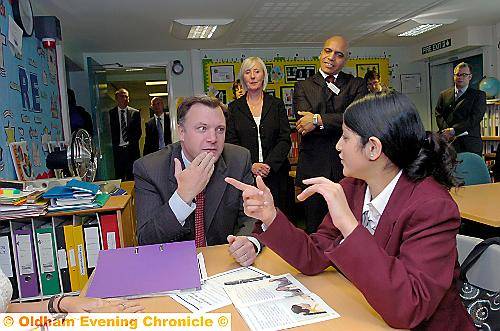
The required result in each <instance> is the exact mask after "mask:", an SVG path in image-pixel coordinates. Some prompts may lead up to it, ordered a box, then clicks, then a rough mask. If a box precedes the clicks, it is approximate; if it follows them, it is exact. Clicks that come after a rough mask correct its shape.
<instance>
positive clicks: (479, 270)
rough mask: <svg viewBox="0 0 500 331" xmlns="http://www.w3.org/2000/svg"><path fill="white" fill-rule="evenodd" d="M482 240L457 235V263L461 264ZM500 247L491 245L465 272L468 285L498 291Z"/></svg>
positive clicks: (499, 286)
mask: <svg viewBox="0 0 500 331" xmlns="http://www.w3.org/2000/svg"><path fill="white" fill-rule="evenodd" d="M481 241H483V239H480V238H474V237H469V236H464V235H461V234H457V250H458V263H459V264H462V262H463V261H464V260H465V258H466V257H467V255H469V253H470V252H471V251H472V249H473V248H474V247H475V246H476V245H477V244H479V243H480V242H481ZM499 266H500V246H499V245H491V246H489V247H488V249H486V251H484V253H483V254H482V255H481V257H480V258H479V259H478V260H477V261H476V263H475V264H474V265H473V266H472V267H471V268H470V269H469V271H468V272H467V279H468V280H469V283H471V284H473V285H476V286H478V287H481V288H484V289H486V290H490V291H499V290H500V268H499Z"/></svg>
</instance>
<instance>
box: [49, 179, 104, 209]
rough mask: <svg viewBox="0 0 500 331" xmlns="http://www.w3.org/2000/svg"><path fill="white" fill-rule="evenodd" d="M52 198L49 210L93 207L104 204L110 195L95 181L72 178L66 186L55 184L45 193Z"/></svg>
mask: <svg viewBox="0 0 500 331" xmlns="http://www.w3.org/2000/svg"><path fill="white" fill-rule="evenodd" d="M43 197H44V198H46V199H50V205H49V208H48V209H49V212H56V211H69V210H76V209H91V208H100V207H102V206H104V204H105V203H106V201H108V199H109V195H108V194H106V193H102V192H101V191H100V190H99V186H98V185H95V184H93V183H88V182H82V181H80V180H77V179H72V180H70V181H69V182H67V183H66V185H65V186H54V187H52V188H51V189H50V190H48V191H47V192H45V193H44V194H43Z"/></svg>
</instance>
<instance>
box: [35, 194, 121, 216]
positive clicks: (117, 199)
mask: <svg viewBox="0 0 500 331" xmlns="http://www.w3.org/2000/svg"><path fill="white" fill-rule="evenodd" d="M129 200H130V195H117V196H112V197H109V200H108V201H106V204H105V205H104V206H103V207H102V208H92V209H80V210H72V211H61V212H55V213H47V214H45V215H44V216H47V217H50V216H68V215H78V214H92V213H102V212H107V211H115V210H120V209H123V208H125V206H126V205H127V203H128V201H129Z"/></svg>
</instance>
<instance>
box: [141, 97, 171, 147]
mask: <svg viewBox="0 0 500 331" xmlns="http://www.w3.org/2000/svg"><path fill="white" fill-rule="evenodd" d="M151 108H152V109H153V112H154V115H153V117H151V119H150V120H149V121H147V122H146V125H145V129H146V138H145V140H144V153H143V154H144V155H148V154H150V153H153V152H156V151H158V150H160V149H162V148H164V147H166V146H167V145H168V144H171V143H172V137H171V133H170V117H169V116H168V113H165V112H164V104H163V99H162V98H160V97H154V98H153V99H151Z"/></svg>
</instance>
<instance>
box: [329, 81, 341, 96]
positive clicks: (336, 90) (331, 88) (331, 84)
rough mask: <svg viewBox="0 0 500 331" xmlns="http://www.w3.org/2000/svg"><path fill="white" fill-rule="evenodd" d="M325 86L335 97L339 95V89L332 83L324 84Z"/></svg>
mask: <svg viewBox="0 0 500 331" xmlns="http://www.w3.org/2000/svg"><path fill="white" fill-rule="evenodd" d="M326 85H327V86H328V88H329V89H330V90H331V91H332V92H333V93H335V94H336V95H339V93H340V89H339V88H338V87H337V86H336V85H335V84H333V83H329V82H326Z"/></svg>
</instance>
